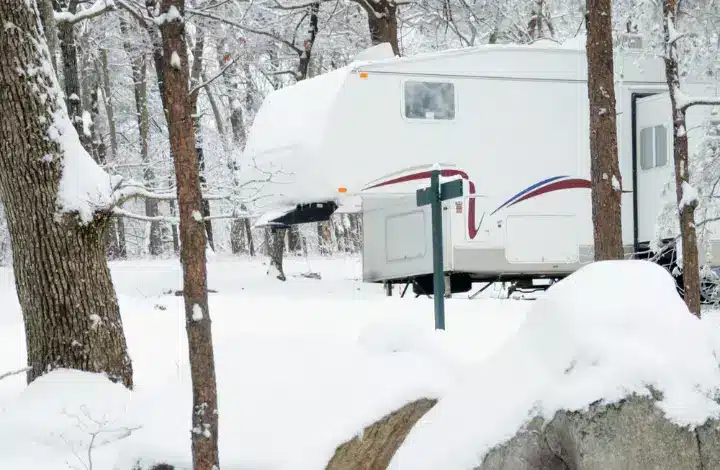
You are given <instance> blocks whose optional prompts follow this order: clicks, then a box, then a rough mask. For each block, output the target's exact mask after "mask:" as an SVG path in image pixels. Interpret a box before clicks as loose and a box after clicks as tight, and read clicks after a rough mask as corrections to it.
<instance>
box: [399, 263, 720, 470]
mask: <svg viewBox="0 0 720 470" xmlns="http://www.w3.org/2000/svg"><path fill="white" fill-rule="evenodd" d="M650 387H652V388H653V389H655V390H657V391H659V392H661V393H662V395H663V398H662V400H660V401H659V402H658V403H657V406H658V407H659V408H660V409H661V410H662V411H663V412H664V413H665V415H666V417H667V418H668V419H670V420H671V421H673V422H675V423H677V424H679V425H682V426H684V425H700V424H702V423H704V422H705V421H706V420H707V419H708V418H710V417H717V416H718V415H720V407H719V406H718V404H717V403H716V402H715V401H714V400H713V397H714V396H715V394H716V393H717V392H718V391H720V369H719V368H718V363H717V360H716V358H715V348H714V346H713V335H712V332H711V330H710V329H709V328H707V325H706V324H704V322H701V321H700V320H698V319H697V318H696V317H694V316H693V315H691V314H690V313H689V312H688V310H687V308H686V306H685V304H684V303H683V301H682V300H681V299H680V298H679V296H678V295H677V293H676V290H675V286H674V282H673V280H672V278H671V276H670V275H669V273H668V272H667V271H665V270H664V269H663V268H661V267H659V266H657V265H655V264H652V263H650V262H645V261H614V262H600V263H593V264H591V265H588V266H586V267H584V268H582V269H581V270H579V271H577V272H576V273H575V274H573V275H572V276H570V277H568V278H567V279H565V280H564V281H562V282H560V283H558V284H556V285H554V286H553V287H551V288H550V289H549V291H548V293H547V295H546V296H545V297H543V298H541V299H540V300H538V301H537V302H536V304H535V305H534V307H533V308H532V310H531V311H530V312H529V313H528V319H527V321H526V322H525V324H524V325H523V326H522V327H521V328H520V330H519V332H518V334H517V335H516V336H515V337H514V338H513V339H512V340H510V341H509V342H508V343H506V344H505V345H504V346H503V347H502V348H501V349H500V350H498V351H497V352H496V354H495V355H494V356H493V357H492V358H490V359H489V360H488V361H486V362H485V363H484V364H483V365H482V366H481V367H479V368H478V369H477V370H476V371H475V373H474V374H473V375H472V377H470V378H468V379H467V380H466V381H465V382H464V383H463V384H462V386H459V387H457V388H454V389H453V390H452V391H450V392H448V394H447V395H445V396H444V397H443V398H442V399H441V400H440V402H439V403H438V405H436V406H435V408H433V409H432V410H431V411H430V412H429V413H428V414H427V415H425V416H424V417H423V419H421V421H420V422H419V423H418V424H417V425H416V426H415V428H414V429H413V430H412V431H411V433H410V434H409V436H408V438H407V440H406V441H405V443H404V445H403V446H402V447H401V448H400V449H399V450H398V452H397V453H396V455H395V457H394V459H393V461H392V462H391V465H390V468H392V469H407V468H412V469H413V470H423V469H437V468H443V469H447V470H453V469H458V470H466V469H468V468H473V467H474V466H477V465H479V464H480V463H481V461H482V458H483V456H484V454H485V453H486V452H487V451H488V450H489V449H490V448H492V447H494V446H495V445H497V444H500V443H502V442H504V441H506V440H507V439H509V438H510V437H512V436H513V435H514V434H515V433H516V432H517V431H518V430H519V428H520V427H521V426H523V424H525V423H527V422H528V421H529V420H530V419H531V418H532V417H533V416H536V415H541V416H543V417H545V418H547V419H551V418H552V416H553V415H554V414H555V412H556V411H558V410H560V409H565V410H583V409H586V408H587V407H588V406H589V405H590V404H591V403H596V402H600V403H603V402H604V403H612V402H615V401H617V400H619V399H622V398H623V397H626V396H628V395H630V394H633V393H635V394H638V395H642V396H650Z"/></svg>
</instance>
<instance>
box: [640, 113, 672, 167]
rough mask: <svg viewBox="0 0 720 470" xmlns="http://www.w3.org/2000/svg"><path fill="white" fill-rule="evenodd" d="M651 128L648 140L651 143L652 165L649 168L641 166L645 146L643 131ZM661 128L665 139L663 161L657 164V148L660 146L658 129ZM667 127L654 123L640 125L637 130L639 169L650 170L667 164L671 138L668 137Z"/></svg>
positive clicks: (669, 156)
mask: <svg viewBox="0 0 720 470" xmlns="http://www.w3.org/2000/svg"><path fill="white" fill-rule="evenodd" d="M647 130H651V135H650V141H651V145H652V166H650V167H649V168H643V152H644V150H645V146H644V145H643V132H645V131H647ZM659 130H661V132H662V133H664V141H665V162H664V163H663V164H662V165H658V149H659V148H660V147H661V146H660V145H658V131H659ZM668 131H669V127H668V126H667V125H666V124H654V125H650V126H645V127H642V128H640V129H639V130H638V146H639V149H638V162H637V163H638V167H639V170H640V171H652V170H655V169H659V168H665V167H666V166H668V163H669V162H670V158H671V155H670V154H671V152H670V148H669V147H670V145H669V143H670V142H671V140H670V139H669V138H668Z"/></svg>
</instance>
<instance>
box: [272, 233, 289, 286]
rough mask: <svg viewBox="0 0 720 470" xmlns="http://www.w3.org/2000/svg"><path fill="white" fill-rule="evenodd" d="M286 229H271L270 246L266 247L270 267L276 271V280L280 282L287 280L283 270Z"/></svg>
mask: <svg viewBox="0 0 720 470" xmlns="http://www.w3.org/2000/svg"><path fill="white" fill-rule="evenodd" d="M286 232H287V229H286V228H273V229H271V233H272V237H270V240H269V242H271V243H272V245H270V246H268V251H269V253H270V267H271V268H275V270H276V271H277V276H276V277H277V278H278V279H280V280H281V281H285V280H287V278H286V277H285V270H284V269H283V253H284V251H285V233H286Z"/></svg>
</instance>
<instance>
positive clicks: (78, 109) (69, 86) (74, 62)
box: [54, 0, 91, 151]
mask: <svg viewBox="0 0 720 470" xmlns="http://www.w3.org/2000/svg"><path fill="white" fill-rule="evenodd" d="M54 1H55V5H54V7H55V10H56V11H60V10H61V9H62V7H67V9H68V12H70V13H73V14H75V13H77V4H78V1H77V0H70V1H69V2H68V1H67V0H54ZM58 37H59V39H60V52H61V54H62V61H63V79H64V82H65V96H66V98H67V108H68V115H69V116H70V121H71V122H72V123H73V126H75V130H76V131H77V133H78V135H79V136H80V142H82V144H83V147H85V149H86V150H88V151H90V148H91V142H90V136H87V135H85V134H84V133H83V121H82V102H81V96H80V95H81V92H80V74H79V71H78V56H77V44H76V42H75V29H74V25H73V24H72V23H71V22H68V21H63V22H61V23H60V24H58Z"/></svg>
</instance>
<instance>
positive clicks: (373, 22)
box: [359, 0, 400, 55]
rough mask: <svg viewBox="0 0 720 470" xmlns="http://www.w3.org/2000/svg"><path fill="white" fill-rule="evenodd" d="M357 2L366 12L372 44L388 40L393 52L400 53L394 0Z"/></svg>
mask: <svg viewBox="0 0 720 470" xmlns="http://www.w3.org/2000/svg"><path fill="white" fill-rule="evenodd" d="M359 3H360V6H362V7H363V9H365V11H366V12H367V14H368V28H369V29H370V40H371V42H372V45H373V46H374V45H377V44H381V43H383V42H389V43H390V46H392V50H393V53H394V54H395V55H400V46H399V43H398V24H397V4H396V3H395V0H378V1H372V2H366V1H360V2H359Z"/></svg>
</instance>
